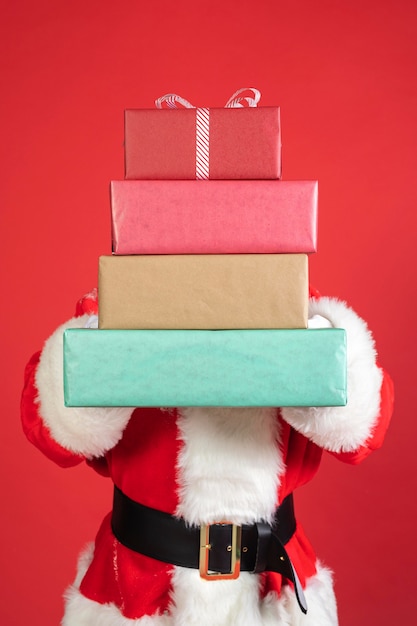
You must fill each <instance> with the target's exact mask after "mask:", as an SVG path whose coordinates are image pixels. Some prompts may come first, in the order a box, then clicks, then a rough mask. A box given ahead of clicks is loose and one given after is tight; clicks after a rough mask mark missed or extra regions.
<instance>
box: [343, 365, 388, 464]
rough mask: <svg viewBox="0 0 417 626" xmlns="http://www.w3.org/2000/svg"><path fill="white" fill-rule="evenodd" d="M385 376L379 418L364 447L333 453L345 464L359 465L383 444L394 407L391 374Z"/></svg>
mask: <svg viewBox="0 0 417 626" xmlns="http://www.w3.org/2000/svg"><path fill="white" fill-rule="evenodd" d="M383 374H384V378H383V380H382V386H381V402H380V407H379V417H378V420H377V422H376V425H375V427H374V429H373V432H372V434H371V436H370V437H369V439H368V440H367V441H366V442H365V443H364V445H363V446H361V447H360V448H358V449H357V450H354V451H353V452H331V454H333V455H334V456H335V457H337V458H338V459H340V460H341V461H344V462H345V463H351V464H353V465H357V464H358V463H360V462H361V461H363V460H364V459H366V457H368V456H369V455H370V454H371V452H373V451H374V450H378V448H380V447H381V446H382V444H383V441H384V438H385V434H386V432H387V429H388V426H389V423H390V421H391V416H392V411H393V406H394V384H393V382H392V379H391V377H390V376H389V374H387V373H386V372H383Z"/></svg>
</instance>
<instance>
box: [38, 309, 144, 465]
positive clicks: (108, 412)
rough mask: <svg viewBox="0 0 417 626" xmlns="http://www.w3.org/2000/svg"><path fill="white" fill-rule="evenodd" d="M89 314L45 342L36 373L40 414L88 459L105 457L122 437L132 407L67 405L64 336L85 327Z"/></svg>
mask: <svg viewBox="0 0 417 626" xmlns="http://www.w3.org/2000/svg"><path fill="white" fill-rule="evenodd" d="M88 319H89V316H88V315H87V314H85V315H82V316H81V317H75V318H73V319H71V320H69V321H68V322H67V323H66V324H63V325H62V326H60V327H59V328H58V329H57V330H56V331H55V332H54V333H53V334H52V335H51V337H50V338H49V339H48V340H47V341H46V342H45V346H44V348H43V350H42V354H41V358H40V361H39V365H38V368H37V370H36V377H35V381H36V386H37V390H38V397H37V402H38V403H39V409H40V411H39V412H40V415H41V416H42V419H43V421H44V423H45V424H46V426H47V427H48V429H49V430H50V433H51V435H52V437H53V438H54V439H55V441H57V442H58V443H59V444H60V445H61V446H63V447H64V448H66V449H67V450H71V451H72V452H76V453H77V454H83V455H85V456H88V457H94V456H97V457H98V456H102V455H103V454H104V453H105V452H107V450H110V449H111V448H113V447H114V446H115V445H116V443H117V442H118V441H119V439H120V437H121V436H122V433H123V430H124V428H125V426H126V424H127V422H128V421H129V418H130V415H131V413H132V410H133V409H132V408H131V407H94V408H91V407H66V406H65V405H64V385H63V380H64V373H63V334H64V330H66V329H67V328H83V327H85V325H86V322H87V321H88Z"/></svg>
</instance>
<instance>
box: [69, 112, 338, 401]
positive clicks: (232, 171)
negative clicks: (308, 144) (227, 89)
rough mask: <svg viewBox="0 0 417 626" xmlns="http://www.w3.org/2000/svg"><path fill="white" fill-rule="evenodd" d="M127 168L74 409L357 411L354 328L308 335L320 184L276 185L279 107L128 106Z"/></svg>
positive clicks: (117, 188) (86, 334) (75, 345)
mask: <svg viewBox="0 0 417 626" xmlns="http://www.w3.org/2000/svg"><path fill="white" fill-rule="evenodd" d="M125 172H126V175H125V180H121V181H113V182H112V183H111V185H110V189H111V194H110V196H111V220H112V254H111V255H106V256H101V257H100V259H99V281H98V297H99V323H98V326H99V328H98V329H71V330H67V331H66V332H65V336H64V391H65V403H66V405H67V406H164V407H169V406H179V407H180V406H331V405H333V406H334V405H343V404H345V403H346V346H345V332H344V330H343V329H335V328H323V329H314V330H313V329H309V328H308V319H307V316H308V256H309V254H312V253H314V252H315V251H316V244H317V182H316V181H282V180H280V178H281V136H280V111H279V108H278V107H238V108H224V109H220V108H218V109H216V108H215V109H195V108H184V109H162V110H159V109H155V110H147V109H136V110H128V111H126V112H125Z"/></svg>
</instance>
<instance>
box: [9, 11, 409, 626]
mask: <svg viewBox="0 0 417 626" xmlns="http://www.w3.org/2000/svg"><path fill="white" fill-rule="evenodd" d="M416 7H417V5H416V3H415V1H414V0H408V1H407V0H367V1H364V0H349V2H347V1H341V0H315V1H314V2H312V1H311V0H292V1H291V2H290V1H287V2H284V1H280V0H257V1H256V2H252V1H248V0H239V1H235V0H231V1H227V0H220V1H219V0H211V1H210V2H207V3H203V2H195V0H194V1H190V0H176V1H175V2H169V1H163V0H152V1H151V2H140V1H139V0H131V1H129V0H118V1H117V2H110V1H107V2H106V1H105V0H82V1H81V0H71V2H69V1H68V2H64V1H58V2H57V1H56V0H55V1H52V0H33V1H30V0H19V1H17V2H15V3H11V2H8V3H5V2H3V7H2V19H1V24H0V28H1V36H0V63H1V84H2V96H1V100H0V107H1V116H0V119H1V126H2V128H1V134H0V137H1V140H0V151H1V179H2V180H1V186H0V189H1V191H0V194H1V206H0V216H1V231H0V232H1V238H2V245H1V255H2V259H1V264H0V272H1V281H2V296H3V298H2V300H3V301H2V305H1V316H2V321H1V330H0V332H1V335H2V338H1V346H2V350H1V356H2V359H1V368H2V378H1V380H2V394H1V401H2V404H3V407H2V410H1V420H2V436H1V441H0V445H1V448H2V450H1V456H0V462H1V474H0V475H1V481H2V486H1V494H2V500H3V502H2V505H1V508H2V515H1V516H0V525H1V537H2V549H1V577H2V583H1V585H0V594H1V596H2V597H1V599H0V622H1V623H2V624H5V625H7V626H23V625H24V624H27V623H30V624H31V625H32V626H49V625H54V624H57V623H58V622H59V619H60V616H61V612H62V601H61V594H62V591H63V589H64V588H65V587H66V585H67V584H68V583H69V582H70V581H71V580H72V576H73V572H74V566H75V560H76V556H77V554H78V552H79V550H80V549H81V547H82V546H83V544H84V543H85V542H87V541H88V540H90V539H91V538H92V537H93V536H94V534H95V531H96V529H97V527H98V524H99V521H100V520H101V517H102V515H103V513H104V512H106V511H107V509H108V508H109V504H110V486H109V485H108V484H107V482H106V481H105V479H101V478H100V477H98V476H96V475H94V474H93V472H91V471H89V470H88V468H86V467H84V466H83V467H78V468H75V469H72V470H62V469H59V468H57V467H55V466H53V464H52V463H50V462H49V461H47V460H46V459H45V458H43V457H42V455H41V454H40V453H39V452H38V451H37V450H35V449H34V448H32V447H31V446H30V444H29V443H27V442H26V440H25V439H24V437H23V435H22V433H21V429H20V423H19V396H20V391H21V386H22V375H23V368H24V365H25V363H26V360H27V359H28V358H29V356H30V355H31V354H32V352H34V351H35V350H36V349H38V348H39V347H40V346H41V344H42V342H43V340H44V339H45V338H46V337H47V336H48V335H49V334H50V333H51V332H52V331H53V330H54V328H55V327H56V326H58V325H59V324H60V323H61V322H62V321H64V320H65V319H67V318H69V317H71V316H72V315H73V312H74V305H75V302H76V300H77V299H78V297H79V296H80V295H81V294H83V293H84V292H86V291H88V290H89V289H90V288H91V287H92V286H94V285H95V284H96V273H97V257H98V256H99V254H103V253H104V254H108V253H110V221H109V198H108V185H109V181H110V180H111V179H117V178H122V177H123V110H124V109H125V108H127V107H153V102H154V99H155V98H156V97H158V96H160V95H162V94H164V93H167V92H176V93H179V94H181V95H182V96H184V97H185V98H187V99H189V100H190V101H191V102H192V103H194V104H196V105H199V106H223V105H224V103H225V102H226V100H227V99H228V97H229V96H230V95H231V94H232V93H233V91H235V90H236V89H238V88H239V87H245V86H254V87H258V88H259V89H260V90H261V92H262V100H261V104H263V105H275V104H279V105H280V106H281V107H282V108H281V115H282V128H283V177H284V178H285V179H288V180H289V179H316V178H317V179H318V180H319V189H320V209H319V215H320V219H319V252H318V253H317V254H316V255H315V256H314V257H312V258H311V265H310V267H311V280H312V282H313V283H314V284H315V285H316V286H317V287H318V288H319V289H320V290H321V291H322V293H325V294H328V295H336V296H339V297H340V298H342V299H346V300H347V301H348V302H349V303H350V304H351V305H352V306H353V307H354V308H355V309H356V311H357V312H358V313H359V314H360V315H362V316H363V317H364V318H366V319H367V320H368V322H369V324H370V327H371V328H372V329H373V331H374V336H375V338H376V342H377V346H378V349H379V354H380V360H381V362H382V363H383V364H384V365H385V367H386V368H387V369H388V370H389V372H390V373H391V375H392V377H393V378H394V381H395V384H396V408H395V414H394V419H393V423H392V426H391V429H390V431H389V434H388V437H387V440H386V443H385V446H384V448H383V449H382V450H381V451H379V452H377V453H375V454H374V455H373V457H371V458H370V459H368V460H367V461H366V462H365V463H364V464H363V465H362V466H360V467H353V468H352V467H348V466H344V465H343V464H341V463H338V462H337V461H336V460H334V459H332V458H329V457H326V459H325V461H324V463H323V467H322V469H321V473H320V475H319V476H318V477H317V479H316V480H315V481H314V483H312V484H311V485H309V486H308V487H305V488H303V489H302V490H301V491H300V493H299V495H298V497H297V503H298V512H299V517H300V518H301V519H302V521H303V524H304V526H305V527H306V529H307V531H308V532H309V533H310V536H311V538H312V540H313V542H314V544H315V546H316V548H317V551H318V553H319V554H320V556H321V557H322V559H323V560H325V561H326V562H327V563H328V564H329V565H330V566H331V567H333V568H334V570H335V572H336V590H337V594H338V599H339V606H340V621H341V625H342V626H362V625H368V624H379V625H380V626H384V625H388V624H389V625H391V624H392V623H399V624H409V623H411V621H412V616H413V611H414V597H415V582H416V573H415V572H416V565H417V558H416V557H417V553H416V542H415V537H414V531H415V525H416V497H415V488H416V463H415V446H414V443H415V437H416V424H417V419H416V416H415V411H416V406H417V403H416V397H415V396H416V391H415V389H416V385H415V380H414V378H415V364H414V353H415V348H416V341H415V340H416V330H415V328H416V320H415V307H416V280H415V247H416V245H415V226H416V217H415V216H416V199H417V198H416V191H417V189H416V187H417V183H416V180H417V177H416V175H415V168H416V161H417V160H416V140H417V133H416V130H417V124H416V110H417V102H416V98H417V83H416V67H417V66H416V61H417V48H416V41H417V32H416V31H417V9H416ZM317 626H319V625H317Z"/></svg>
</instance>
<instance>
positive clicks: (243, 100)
mask: <svg viewBox="0 0 417 626" xmlns="http://www.w3.org/2000/svg"><path fill="white" fill-rule="evenodd" d="M245 92H246V95H245V96H244V95H243V94H244V93H245ZM248 93H250V94H251V95H250V96H249V95H247V94H248ZM260 98H261V93H260V91H258V89H254V88H253V87H244V88H243V89H238V90H237V91H236V92H235V93H234V94H233V95H232V96H231V97H230V98H229V100H228V101H227V102H226V104H225V108H228V109H230V108H240V107H245V106H246V107H256V106H257V105H258V102H259V100H260ZM155 105H156V107H157V108H158V109H162V108H164V105H165V108H168V109H177V108H184V109H196V137H195V144H196V159H195V177H196V179H197V180H207V179H208V178H209V175H210V109H208V108H204V109H202V108H196V107H195V106H194V105H193V104H191V103H190V102H188V100H185V98H182V97H181V96H178V95H177V94H175V93H167V94H165V95H164V96H161V97H160V98H157V100H155ZM178 105H180V107H178Z"/></svg>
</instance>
